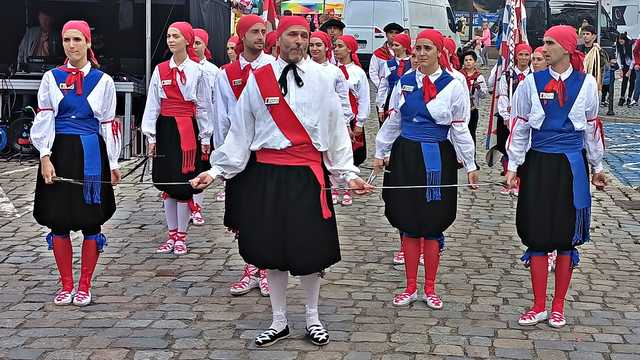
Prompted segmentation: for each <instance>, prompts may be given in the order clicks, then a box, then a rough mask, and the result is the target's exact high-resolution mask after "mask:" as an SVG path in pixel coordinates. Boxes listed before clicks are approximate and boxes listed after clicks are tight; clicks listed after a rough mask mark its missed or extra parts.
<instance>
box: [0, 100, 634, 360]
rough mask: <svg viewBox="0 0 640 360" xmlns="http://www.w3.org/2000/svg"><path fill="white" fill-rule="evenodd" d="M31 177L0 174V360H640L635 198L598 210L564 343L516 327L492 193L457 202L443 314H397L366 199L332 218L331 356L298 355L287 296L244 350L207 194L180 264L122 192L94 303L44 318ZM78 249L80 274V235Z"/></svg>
mask: <svg viewBox="0 0 640 360" xmlns="http://www.w3.org/2000/svg"><path fill="white" fill-rule="evenodd" d="M483 106H484V108H486V107H487V106H486V104H484V105H483ZM486 117H487V115H486V112H485V111H484V110H483V111H482V112H481V119H486ZM485 123H486V121H481V129H479V130H478V134H479V136H478V138H479V140H481V139H482V138H483V135H480V134H481V133H482V131H484V128H485V125H484V124H485ZM373 127H374V125H371V128H372V129H369V130H370V131H369V136H370V139H369V140H370V142H369V143H370V144H373V138H372V137H373V131H371V130H373ZM482 143H483V141H479V144H482ZM478 153H479V154H483V153H484V151H482V150H480V149H479V150H478ZM479 162H480V164H481V166H482V169H481V172H482V177H483V179H482V181H485V180H491V181H499V180H500V179H499V177H498V175H497V169H489V168H488V167H487V166H485V165H484V161H479ZM132 163H133V162H128V163H127V164H126V165H125V168H130V167H131V166H132ZM34 165H35V163H23V164H22V165H18V164H17V163H16V162H10V163H7V162H1V163H0V174H2V176H1V177H0V187H1V189H0V358H3V359H110V360H111V359H113V360H117V359H207V358H208V359H298V360H302V359H304V360H307V359H308V360H310V359H329V360H330V359H349V360H356V359H400V360H404V359H458V358H510V359H532V358H538V359H572V360H583V359H606V360H634V359H640V311H639V310H640V309H639V308H640V282H639V281H638V279H639V277H638V274H639V270H640V269H639V267H640V252H639V251H638V246H639V245H638V244H635V243H634V240H635V241H638V240H639V237H640V225H639V222H638V221H639V220H640V213H639V212H638V211H635V212H632V211H629V210H626V209H627V207H626V206H624V204H628V203H629V201H631V200H634V201H638V200H640V193H638V192H636V191H635V190H633V189H632V188H630V187H628V186H625V185H622V184H621V183H620V182H619V181H618V180H616V179H613V184H612V185H611V186H610V187H609V188H608V189H607V192H597V193H595V195H594V202H593V205H594V207H593V222H592V227H593V228H592V241H591V242H590V243H588V244H586V245H584V246H582V261H581V263H580V266H579V268H577V269H576V271H575V272H574V281H573V283H572V287H571V289H570V291H569V294H568V301H567V306H566V308H567V317H568V322H569V325H568V326H566V327H565V328H563V329H560V330H554V329H551V328H549V327H548V326H547V325H546V324H539V325H537V326H534V327H521V326H519V325H518V324H517V319H518V316H519V314H520V313H521V312H522V311H523V310H524V309H525V308H526V307H528V306H529V305H530V303H531V298H532V296H531V294H530V290H529V289H530V283H529V275H528V270H526V269H525V268H524V267H523V266H522V264H521V263H520V262H519V261H518V258H519V257H520V255H521V254H522V250H523V248H522V246H521V245H520V241H519V239H518V238H517V235H516V233H515V227H514V214H515V210H514V209H515V204H516V199H515V198H511V197H507V196H502V195H500V194H499V193H498V192H497V190H498V189H497V188H494V189H484V190H480V191H476V192H471V191H469V190H466V189H461V190H460V191H459V195H460V201H459V204H458V211H459V213H458V218H457V220H456V222H455V224H454V225H453V226H452V227H451V228H450V229H449V230H448V231H447V232H446V236H447V248H446V251H445V253H444V255H443V258H442V263H441V267H440V271H439V277H438V284H437V290H438V293H439V294H440V295H441V296H442V299H443V301H444V303H445V308H444V309H443V310H441V311H433V310H430V309H428V308H427V307H426V305H425V304H424V303H422V302H417V303H414V304H413V305H412V306H409V307H400V308H395V307H393V306H392V305H391V299H392V296H393V294H394V293H395V292H397V291H398V290H399V289H401V288H402V287H403V285H404V275H403V271H402V268H401V267H394V266H393V265H392V261H391V260H392V254H393V252H394V251H395V250H397V249H398V246H399V244H398V239H397V238H398V236H397V233H396V231H395V230H394V229H392V228H391V227H390V226H389V225H388V223H387V221H386V219H385V218H384V215H383V211H384V208H383V204H382V201H381V199H380V197H379V194H374V195H371V196H369V197H366V198H356V199H355V201H354V205H353V206H352V207H347V208H338V209H337V217H338V223H339V231H340V235H341V248H342V261H341V262H340V263H338V264H337V265H335V266H333V267H332V268H330V269H329V270H328V271H327V274H326V277H325V279H324V280H323V285H322V288H321V300H320V304H321V306H320V315H321V320H322V321H323V322H324V323H325V325H326V326H327V328H328V329H329V331H330V334H331V338H332V341H331V343H330V344H329V345H327V346H326V347H324V348H322V349H321V350H319V349H318V348H317V347H315V346H313V345H311V344H309V343H308V342H307V341H305V340H304V338H303V329H304V317H303V312H304V292H303V291H302V290H301V289H300V288H299V286H298V284H297V281H291V284H290V289H289V294H288V295H289V299H288V304H289V319H290V321H291V322H292V323H293V333H294V336H293V337H292V338H291V339H288V340H285V341H282V342H280V343H278V344H276V345H274V346H273V347H271V348H268V349H260V350H257V349H255V347H254V345H253V338H254V336H255V335H256V334H257V333H258V332H259V331H260V330H264V329H266V327H267V326H268V325H269V324H270V321H271V314H270V306H269V299H268V298H264V297H261V296H260V295H259V293H258V292H257V291H253V292H251V293H249V294H248V295H246V296H243V297H236V298H234V297H231V296H230V295H229V293H228V285H229V283H231V282H232V281H234V280H236V279H238V277H239V276H240V274H241V271H242V260H241V258H240V256H239V255H238V253H237V246H236V243H235V242H234V241H233V237H232V236H231V235H230V234H228V233H227V232H226V231H225V229H224V228H223V226H222V212H223V207H222V205H221V203H216V202H214V201H213V198H214V195H213V194H214V191H207V193H206V196H207V198H206V202H207V205H206V212H205V216H206V218H207V224H206V225H205V226H203V227H192V228H191V229H190V235H189V236H190V238H189V245H190V252H189V254H188V255H186V256H182V257H176V256H173V255H158V254H155V253H154V250H155V248H156V246H157V245H158V244H159V243H160V242H161V241H162V240H163V239H164V234H165V227H164V223H163V214H162V208H161V203H160V197H159V193H158V191H156V190H155V189H153V188H152V187H151V186H150V185H138V186H132V185H121V186H118V188H117V191H116V195H117V199H118V211H117V212H116V214H115V216H114V217H113V218H112V219H111V220H110V221H109V222H108V223H107V224H106V225H105V227H104V232H105V233H106V234H107V236H108V237H109V245H108V247H107V248H106V251H105V252H104V253H103V255H102V256H101V258H100V261H99V264H98V268H97V270H96V276H95V281H94V287H93V289H92V292H93V294H94V297H95V303H94V304H93V305H91V306H88V307H85V308H77V307H73V306H68V307H56V306H54V305H53V304H52V303H51V301H52V298H53V294H54V293H55V291H56V290H57V289H58V285H57V273H56V270H55V265H54V260H53V256H52V253H51V252H50V251H48V250H47V247H46V243H45V240H44V234H45V233H46V230H45V229H44V228H42V227H40V226H38V225H37V224H36V223H35V222H34V220H33V218H32V216H31V206H32V200H33V199H32V198H33V190H34V179H35V172H36V168H35V167H34ZM364 175H365V176H366V175H368V171H366V170H365V174H364ZM461 181H464V180H461ZM302 235H303V234H302ZM74 244H75V249H74V250H75V254H76V260H78V259H77V258H78V254H79V245H80V239H78V238H77V235H76V237H75V238H74ZM74 266H75V268H76V269H78V268H79V260H78V261H77V262H76V264H74ZM420 278H422V271H421V274H420ZM76 279H77V275H76ZM549 283H550V286H549V287H550V289H549V293H550V294H552V293H553V292H552V288H553V281H552V280H551V281H550V282H549Z"/></svg>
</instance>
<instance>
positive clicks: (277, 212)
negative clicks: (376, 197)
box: [235, 161, 340, 275]
mask: <svg viewBox="0 0 640 360" xmlns="http://www.w3.org/2000/svg"><path fill="white" fill-rule="evenodd" d="M324 173H325V181H326V183H327V184H330V182H329V176H328V173H327V171H326V170H325V171H324ZM244 175H245V177H244V179H243V184H242V186H243V188H242V189H241V190H242V193H243V199H244V203H240V204H235V205H236V206H241V207H242V208H237V210H238V211H239V214H242V217H240V218H239V219H238V220H239V226H240V232H239V236H238V247H239V249H240V255H241V256H242V258H243V259H244V260H245V261H246V262H247V263H249V264H252V265H255V266H257V267H258V268H260V269H277V270H281V271H289V272H290V273H291V274H292V275H308V274H312V273H316V272H320V271H323V270H325V269H326V268H328V267H329V266H331V265H333V264H335V263H337V262H338V261H340V245H339V243H338V230H337V227H336V218H335V212H334V210H333V204H332V202H331V193H330V192H329V191H325V192H326V195H325V196H326V197H327V203H328V204H329V207H330V209H331V212H332V214H333V216H332V217H331V218H329V219H324V218H323V217H322V211H321V208H320V186H319V184H318V181H317V180H316V178H315V176H314V175H313V173H312V172H311V170H310V169H309V168H308V167H306V166H281V165H271V164H263V163H258V162H256V161H250V162H249V165H248V166H247V168H246V169H245V171H244Z"/></svg>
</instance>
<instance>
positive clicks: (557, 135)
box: [531, 70, 591, 246]
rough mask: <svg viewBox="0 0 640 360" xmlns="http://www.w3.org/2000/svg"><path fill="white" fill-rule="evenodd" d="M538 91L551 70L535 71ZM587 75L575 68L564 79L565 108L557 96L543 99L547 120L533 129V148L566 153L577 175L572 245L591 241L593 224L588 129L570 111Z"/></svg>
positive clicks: (545, 151)
mask: <svg viewBox="0 0 640 360" xmlns="http://www.w3.org/2000/svg"><path fill="white" fill-rule="evenodd" d="M533 76H534V79H535V82H536V88H537V90H538V93H539V94H540V93H542V92H544V88H545V86H546V85H547V83H548V82H549V81H551V80H552V79H553V78H552V77H551V74H550V73H549V70H545V71H538V72H535V73H534V75H533ZM584 79H585V74H584V73H581V72H578V71H575V70H574V71H573V72H572V73H571V75H570V76H569V78H568V79H567V80H566V81H565V82H564V83H565V87H566V89H567V94H566V95H567V96H566V100H567V101H566V102H565V104H564V106H563V107H560V104H559V102H558V99H557V97H558V96H557V94H556V95H555V96H554V99H553V100H541V103H542V107H543V108H544V112H545V119H544V122H543V123H542V126H541V127H540V129H539V130H536V129H533V131H532V134H531V148H532V149H533V150H536V151H540V152H544V153H551V154H564V155H565V156H566V158H567V160H568V161H569V165H570V167H571V174H572V175H573V206H574V207H575V209H576V226H575V232H574V235H573V239H572V244H573V245H574V246H575V245H580V244H583V243H585V242H586V241H589V225H590V223H591V193H590V189H589V178H588V176H587V169H586V167H585V164H584V158H583V156H582V150H583V149H584V131H576V130H575V129H574V127H573V123H571V120H570V119H569V112H570V111H571V108H572V107H573V104H574V103H575V100H576V97H577V96H578V94H579V92H580V89H581V88H582V84H583V83H584Z"/></svg>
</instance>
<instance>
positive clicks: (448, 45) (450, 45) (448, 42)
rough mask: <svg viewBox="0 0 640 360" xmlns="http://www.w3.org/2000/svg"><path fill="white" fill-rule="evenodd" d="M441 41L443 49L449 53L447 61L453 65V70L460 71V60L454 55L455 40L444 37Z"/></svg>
mask: <svg viewBox="0 0 640 360" xmlns="http://www.w3.org/2000/svg"><path fill="white" fill-rule="evenodd" d="M443 40H444V48H445V49H446V50H447V52H448V53H449V61H450V62H451V65H453V68H454V69H456V70H460V59H459V58H458V54H456V48H457V47H458V46H457V45H456V42H455V40H453V39H452V38H448V37H445V38H444V39H443Z"/></svg>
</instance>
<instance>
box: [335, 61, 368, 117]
mask: <svg viewBox="0 0 640 360" xmlns="http://www.w3.org/2000/svg"><path fill="white" fill-rule="evenodd" d="M338 66H342V65H338ZM345 67H346V69H347V73H348V74H349V78H348V79H347V82H348V83H349V90H350V91H351V93H352V94H353V95H354V96H355V97H356V101H357V102H358V115H356V126H360V127H362V126H364V124H365V123H366V122H367V119H369V113H370V112H371V100H370V97H371V95H370V92H369V91H370V90H369V79H367V74H366V73H365V72H364V70H362V68H361V67H360V66H358V65H356V64H355V63H350V64H347V65H345ZM340 71H342V70H340Z"/></svg>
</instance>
